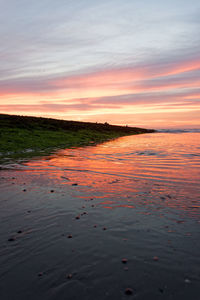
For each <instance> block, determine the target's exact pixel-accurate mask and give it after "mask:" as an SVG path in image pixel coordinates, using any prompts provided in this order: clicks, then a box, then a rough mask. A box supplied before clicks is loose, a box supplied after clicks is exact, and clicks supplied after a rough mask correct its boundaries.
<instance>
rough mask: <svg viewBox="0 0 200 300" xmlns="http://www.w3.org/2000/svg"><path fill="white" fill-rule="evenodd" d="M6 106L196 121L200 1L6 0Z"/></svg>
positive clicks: (1, 36) (160, 124) (0, 101)
mask: <svg viewBox="0 0 200 300" xmlns="http://www.w3.org/2000/svg"><path fill="white" fill-rule="evenodd" d="M0 25H1V26H0V40H1V44H0V59H1V63H0V112H1V113H9V114H20V115H32V116H44V117H53V118H59V119H60V118H61V119H66V120H80V121H92V122H109V123H111V124H122V125H126V124H127V125H130V126H131V125H134V126H140V127H146V128H171V127H177V128H200V1H199V0H190V1H188V0H187V1H186V0H168V1H166V0H165V1H164V0H143V1H141V0H101V1H97V0H96V1H95V0H58V1H55V0H34V1H33V0H0Z"/></svg>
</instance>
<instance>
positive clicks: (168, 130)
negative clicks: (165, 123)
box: [157, 128, 200, 133]
mask: <svg viewBox="0 0 200 300" xmlns="http://www.w3.org/2000/svg"><path fill="white" fill-rule="evenodd" d="M157 132H166V133H184V132H200V128H189V129H157Z"/></svg>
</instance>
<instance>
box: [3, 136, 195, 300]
mask: <svg viewBox="0 0 200 300" xmlns="http://www.w3.org/2000/svg"><path fill="white" fill-rule="evenodd" d="M199 137H200V134H198V133H194V134H193V133H184V134H167V133H156V134H144V135H139V136H132V137H130V136H129V137H123V138H120V139H117V140H114V141H110V142H107V143H105V144H102V145H98V146H95V147H92V146H91V147H85V148H77V149H66V150H61V151H59V152H57V153H55V154H53V155H51V156H49V157H46V158H45V157H42V158H40V159H38V158H37V159H33V160H31V161H29V162H23V163H22V164H13V165H8V166H4V169H3V170H1V180H0V186H1V200H0V205H1V207H0V217H1V226H0V238H1V245H0V264H1V270H0V279H1V280H0V298H1V299H3V300H7V299H8V300H13V299H14V300H15V299H29V300H35V299H37V300H47V299H48V300H63V299H68V300H76V299H77V300H78V299H82V300H94V299H95V300H110V299H115V300H123V299H127V297H128V298H130V299H139V300H144V299H154V300H156V299H161V298H162V299H170V300H188V299H193V300H198V299H199V283H200V274H199V264H200V258H199V252H200V243H199V225H200V214H199V207H200V204H199V203H200V199H199V195H200V187H199V178H200V176H199V165H200V156H199V150H200V144H199V141H200V139H199ZM11 287H12V289H11Z"/></svg>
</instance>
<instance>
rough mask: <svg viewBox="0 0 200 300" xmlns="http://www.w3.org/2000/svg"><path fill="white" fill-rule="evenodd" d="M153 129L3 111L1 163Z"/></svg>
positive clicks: (0, 128) (94, 143) (0, 117)
mask: <svg viewBox="0 0 200 300" xmlns="http://www.w3.org/2000/svg"><path fill="white" fill-rule="evenodd" d="M152 132H155V130H153V129H144V128H137V127H128V126H117V125H110V124H108V123H107V122H106V123H104V124H102V123H89V122H78V121H64V120H57V119H48V118H40V117H28V116H18V115H6V114H0V163H1V164H2V163H3V164H4V163H8V162H10V161H11V162H13V161H16V160H19V159H26V158H27V159H29V158H32V157H35V156H43V155H48V154H51V153H52V152H55V151H56V150H59V149H64V148H73V147H81V146H88V145H96V144H99V143H102V142H105V141H108V140H112V139H115V138H118V137H121V136H127V135H134V134H142V133H152Z"/></svg>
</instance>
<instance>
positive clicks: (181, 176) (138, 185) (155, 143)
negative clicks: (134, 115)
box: [22, 133, 200, 214]
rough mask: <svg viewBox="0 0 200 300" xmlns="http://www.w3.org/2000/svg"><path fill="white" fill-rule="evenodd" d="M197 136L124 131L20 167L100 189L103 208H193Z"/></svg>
mask: <svg viewBox="0 0 200 300" xmlns="http://www.w3.org/2000/svg"><path fill="white" fill-rule="evenodd" d="M198 136H199V134H197V133H185V134H179V135H178V134H163V133H160V134H145V135H139V136H132V137H124V138H120V139H117V140H114V141H111V142H108V143H105V144H102V145H99V146H98V147H85V148H81V149H80V148H79V149H67V150H61V151H59V152H58V153H56V154H54V155H52V156H50V157H47V158H46V159H42V160H35V161H34V160H33V161H31V162H28V163H25V164H24V166H23V168H22V169H23V170H26V172H27V173H29V172H30V173H32V174H35V175H37V176H41V178H42V174H44V176H45V177H46V176H48V180H50V181H51V182H54V183H55V184H63V185H65V184H66V185H71V184H72V183H73V182H78V184H79V186H80V188H81V190H82V191H84V192H86V193H87V190H88V191H89V193H100V194H101V196H100V198H101V200H102V199H103V201H102V202H100V203H99V204H101V205H104V203H105V201H104V199H107V198H108V200H107V205H106V207H109V208H115V207H123V206H124V207H127V205H128V206H130V207H132V206H135V205H137V206H138V205H142V206H143V205H148V204H149V205H151V204H152V203H154V204H155V205H159V206H164V207H165V206H166V207H171V208H179V209H183V210H186V211H189V212H190V213H192V214H198V213H199V202H198V200H199V199H198V197H199V194H200V191H199V185H198V181H199V178H200V172H199V165H200V154H199V148H198V147H199V145H198V142H197V141H198ZM146 196H148V197H146ZM110 198H115V201H110V200H109V199H110ZM130 198H132V199H131V200H130ZM101 200H99V201H101ZM109 201H110V202H109ZM130 202H132V203H131V205H130ZM108 204H109V205H108ZM104 207H105V206H104Z"/></svg>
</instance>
